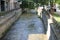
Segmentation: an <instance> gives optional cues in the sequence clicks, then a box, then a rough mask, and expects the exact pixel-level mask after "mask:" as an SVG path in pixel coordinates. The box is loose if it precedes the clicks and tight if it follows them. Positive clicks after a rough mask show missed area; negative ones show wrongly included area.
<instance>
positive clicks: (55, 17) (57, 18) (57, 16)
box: [53, 13, 60, 23]
mask: <svg viewBox="0 0 60 40" xmlns="http://www.w3.org/2000/svg"><path fill="white" fill-rule="evenodd" d="M53 16H54V19H55V20H56V21H57V22H58V23H60V15H58V14H57V13H54V14H53Z"/></svg>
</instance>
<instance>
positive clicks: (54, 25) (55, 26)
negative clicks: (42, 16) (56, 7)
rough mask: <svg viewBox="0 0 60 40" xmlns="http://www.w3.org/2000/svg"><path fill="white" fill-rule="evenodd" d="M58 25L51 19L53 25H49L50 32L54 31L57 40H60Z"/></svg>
mask: <svg viewBox="0 0 60 40" xmlns="http://www.w3.org/2000/svg"><path fill="white" fill-rule="evenodd" d="M59 27H60V25H59V24H58V22H57V21H56V20H55V19H54V18H53V25H51V28H52V30H53V31H54V33H55V35H56V37H57V40H60V28H59Z"/></svg>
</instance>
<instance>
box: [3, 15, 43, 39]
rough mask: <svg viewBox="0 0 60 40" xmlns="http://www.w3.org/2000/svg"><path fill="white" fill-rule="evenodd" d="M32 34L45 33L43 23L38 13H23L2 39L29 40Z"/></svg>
mask: <svg viewBox="0 0 60 40" xmlns="http://www.w3.org/2000/svg"><path fill="white" fill-rule="evenodd" d="M30 34H44V27H43V23H42V21H41V19H39V18H38V16H37V15H34V14H23V15H21V17H20V19H19V20H18V21H17V22H16V23H15V24H14V25H13V26H12V28H11V30H10V31H9V32H8V33H7V35H6V36H5V37H4V38H3V39H2V40H28V37H29V35H30ZM36 40H38V39H36Z"/></svg>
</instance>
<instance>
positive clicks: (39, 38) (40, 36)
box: [28, 34, 48, 40]
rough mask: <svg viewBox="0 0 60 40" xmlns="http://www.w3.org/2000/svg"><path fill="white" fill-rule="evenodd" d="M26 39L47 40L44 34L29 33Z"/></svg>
mask: <svg viewBox="0 0 60 40" xmlns="http://www.w3.org/2000/svg"><path fill="white" fill-rule="evenodd" d="M28 40H48V38H47V35H46V34H30V35H29V36H28Z"/></svg>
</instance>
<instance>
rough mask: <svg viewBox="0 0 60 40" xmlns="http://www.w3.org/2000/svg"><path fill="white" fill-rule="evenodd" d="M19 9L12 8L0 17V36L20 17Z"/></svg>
mask: <svg viewBox="0 0 60 40" xmlns="http://www.w3.org/2000/svg"><path fill="white" fill-rule="evenodd" d="M20 15H21V9H16V10H13V11H12V12H9V13H8V14H7V15H6V16H3V17H2V18H0V38H1V37H2V36H3V35H4V34H5V32H6V31H7V30H8V29H9V28H10V27H11V25H12V24H13V23H14V22H15V21H16V20H17V19H18V18H19V17H20Z"/></svg>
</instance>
